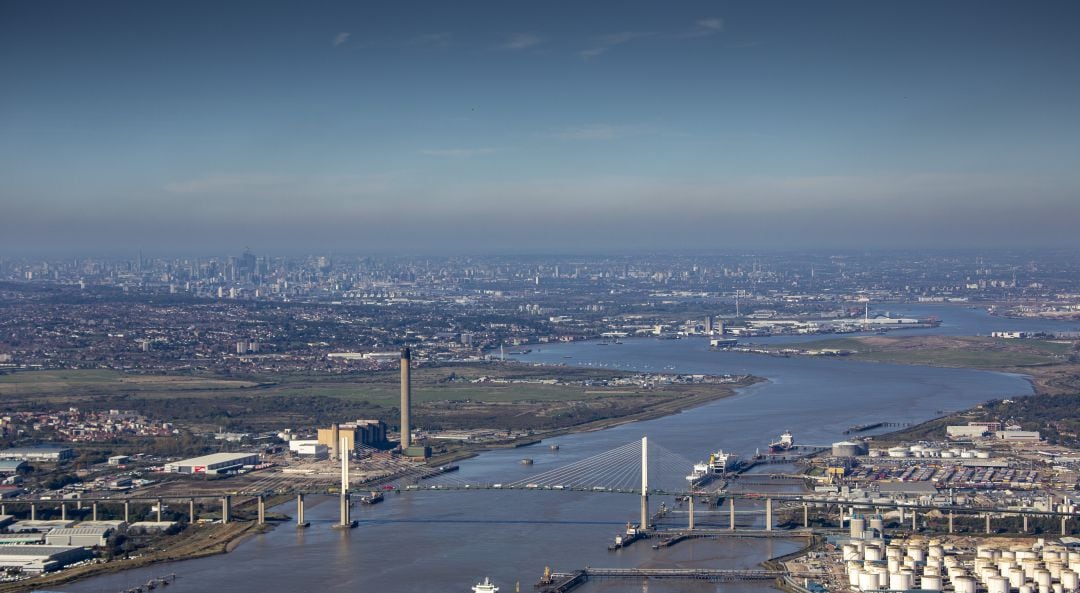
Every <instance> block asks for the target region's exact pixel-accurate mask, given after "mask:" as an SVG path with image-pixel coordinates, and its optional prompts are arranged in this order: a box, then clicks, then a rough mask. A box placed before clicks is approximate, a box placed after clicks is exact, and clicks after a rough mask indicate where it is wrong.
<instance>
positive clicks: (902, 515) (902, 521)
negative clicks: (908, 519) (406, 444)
mask: <svg viewBox="0 0 1080 593" xmlns="http://www.w3.org/2000/svg"><path fill="white" fill-rule="evenodd" d="M896 510H897V511H899V512H900V524H901V525H903V524H904V507H896Z"/></svg>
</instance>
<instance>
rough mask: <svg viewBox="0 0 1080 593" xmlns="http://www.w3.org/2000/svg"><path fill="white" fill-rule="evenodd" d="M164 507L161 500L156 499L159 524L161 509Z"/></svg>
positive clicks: (159, 521)
mask: <svg viewBox="0 0 1080 593" xmlns="http://www.w3.org/2000/svg"><path fill="white" fill-rule="evenodd" d="M163 506H165V503H163V502H161V499H160V498H159V499H157V522H158V523H161V507H163Z"/></svg>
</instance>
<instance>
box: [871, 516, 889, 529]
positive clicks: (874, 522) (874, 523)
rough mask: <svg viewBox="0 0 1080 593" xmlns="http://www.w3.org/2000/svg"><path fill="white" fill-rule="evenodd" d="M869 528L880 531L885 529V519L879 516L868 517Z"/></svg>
mask: <svg viewBox="0 0 1080 593" xmlns="http://www.w3.org/2000/svg"><path fill="white" fill-rule="evenodd" d="M870 529H873V530H875V531H877V532H878V533H881V532H883V531H885V520H884V519H882V518H881V517H880V516H879V517H870Z"/></svg>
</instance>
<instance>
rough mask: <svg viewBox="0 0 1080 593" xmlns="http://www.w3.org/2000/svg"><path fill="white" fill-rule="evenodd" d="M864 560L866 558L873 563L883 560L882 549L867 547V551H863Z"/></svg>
mask: <svg viewBox="0 0 1080 593" xmlns="http://www.w3.org/2000/svg"><path fill="white" fill-rule="evenodd" d="M863 558H866V559H867V560H870V561H872V562H877V561H878V560H881V548H878V547H876V546H867V547H866V549H865V550H863Z"/></svg>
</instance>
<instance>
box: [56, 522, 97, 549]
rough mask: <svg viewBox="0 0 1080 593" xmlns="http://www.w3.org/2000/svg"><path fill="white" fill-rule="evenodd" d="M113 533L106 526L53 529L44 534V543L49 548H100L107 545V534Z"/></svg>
mask: <svg viewBox="0 0 1080 593" xmlns="http://www.w3.org/2000/svg"><path fill="white" fill-rule="evenodd" d="M112 532H113V528H112V527H108V526H85V525H80V526H78V527H68V528H64V529H53V530H52V531H50V532H49V533H47V534H45V543H46V544H49V545H50V546H85V547H91V548H93V547H101V546H104V545H105V544H106V543H108V539H109V534H111V533H112Z"/></svg>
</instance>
